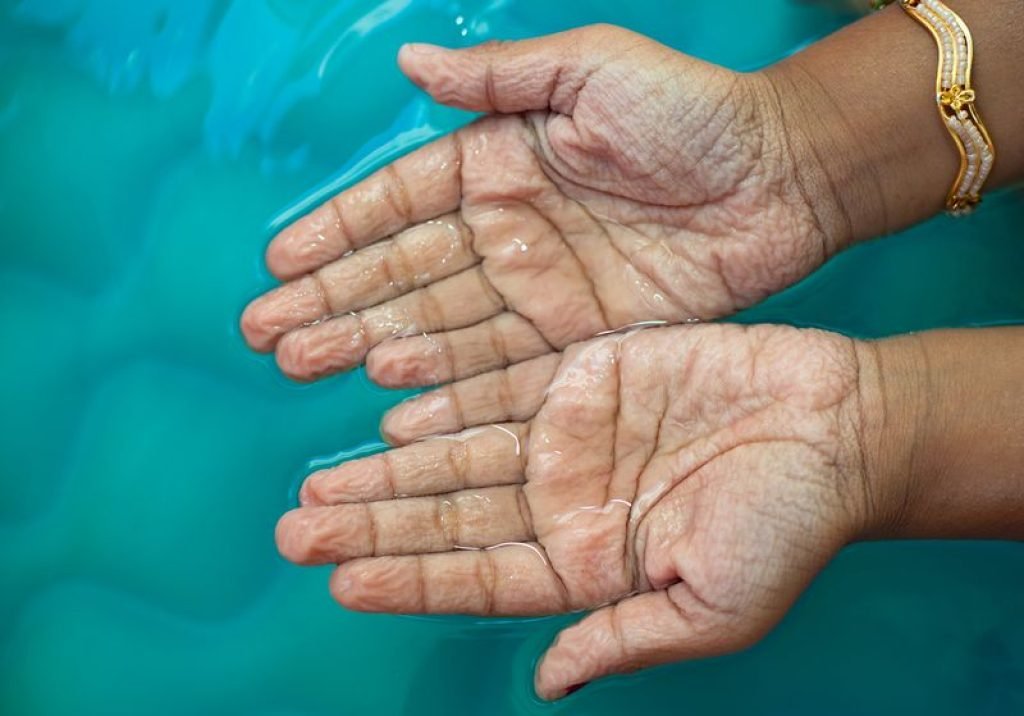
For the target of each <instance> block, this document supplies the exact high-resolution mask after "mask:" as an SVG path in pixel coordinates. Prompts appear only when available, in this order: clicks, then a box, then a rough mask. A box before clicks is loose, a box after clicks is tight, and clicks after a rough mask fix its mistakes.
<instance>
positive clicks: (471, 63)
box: [398, 26, 631, 114]
mask: <svg viewBox="0 0 1024 716" xmlns="http://www.w3.org/2000/svg"><path fill="white" fill-rule="evenodd" d="M628 34H631V33H628V32H627V31H625V30H622V29H620V28H617V27H611V26H591V27H583V28H579V29H576V30H569V31H568V32H560V33H557V34H554V35H548V36H546V37H539V38H535V39H530V40H520V41H515V42H499V41H491V42H485V43H483V44H482V45H477V46H475V47H470V48H467V49H464V50H452V49H446V48H443V47H438V46H437V45H425V44H408V45H403V46H402V49H401V50H400V51H399V53H398V65H399V67H401V69H402V72H404V73H405V74H406V76H407V77H409V79H411V80H412V81H413V82H415V83H416V84H417V85H419V86H420V87H421V88H422V89H424V90H425V91H426V92H427V93H428V94H430V96H431V97H433V98H434V99H435V100H437V101H438V102H440V103H442V104H447V105H451V106H453V107H459V108H461V109H468V110H471V111H474V112H501V113H507V114H511V113H516V112H527V111H530V110H543V109H553V110H555V111H556V112H561V113H562V114H571V113H572V109H573V106H574V105H575V104H576V96H577V94H578V93H579V91H580V90H581V89H582V88H583V86H584V85H585V84H586V82H587V80H588V79H589V77H590V75H591V74H593V73H594V72H595V71H596V70H597V69H598V68H599V67H601V65H603V64H604V63H605V61H606V60H607V58H608V56H609V47H610V46H611V45H612V44H614V42H615V41H616V40H621V38H622V36H624V35H628Z"/></svg>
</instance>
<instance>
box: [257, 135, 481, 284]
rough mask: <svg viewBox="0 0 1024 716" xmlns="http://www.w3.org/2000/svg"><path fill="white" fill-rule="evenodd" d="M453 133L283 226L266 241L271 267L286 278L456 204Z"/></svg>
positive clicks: (456, 159) (456, 164) (457, 162)
mask: <svg viewBox="0 0 1024 716" xmlns="http://www.w3.org/2000/svg"><path fill="white" fill-rule="evenodd" d="M460 161H461V160H460V157H459V151H458V144H457V142H456V140H455V139H454V137H453V135H448V136H445V137H442V138H441V139H438V140H437V141H434V142H431V143H430V144H427V145H425V146H423V147H420V148H419V149H417V150H415V151H413V152H411V153H409V154H407V155H405V156H404V157H401V158H399V159H397V160H396V161H395V162H393V163H392V164H389V165H388V166H386V167H384V168H383V169H380V170H379V171H377V172H375V173H373V174H371V175H370V176H369V177H367V178H366V179H363V180H362V181H360V182H359V183H357V184H356V185H354V186H352V187H351V188H349V189H346V190H345V191H343V192H341V193H340V194H338V195H336V196H334V197H332V198H331V199H329V200H328V201H326V202H325V203H324V204H322V205H321V206H319V207H318V208H316V209H314V210H313V211H312V212H310V213H309V214H307V215H306V216H304V217H302V218H301V219H299V220H297V221H296V222H294V223H293V224H291V225H289V226H287V227H286V228H285V229H284V230H282V231H281V232H280V233H279V234H278V235H277V236H275V237H274V239H273V240H272V241H271V242H270V245H269V246H268V247H267V266H268V267H269V268H270V271H271V273H273V274H274V275H275V276H277V277H278V278H280V279H282V280H288V279H292V278H295V277H297V276H301V275H302V274H304V273H308V272H310V271H312V270H314V269H316V268H319V267H320V266H323V265H324V264H326V263H328V262H329V261H333V260H335V259H337V258H339V257H341V256H343V255H344V254H346V253H348V252H349V251H354V250H356V249H359V248H361V247H363V246H367V245H369V244H371V243H373V242H375V241H378V240H380V239H383V238H385V237H386V236H389V235H391V234H393V233H396V232H398V231H400V230H402V229H404V228H405V227H406V226H409V225H410V224H413V223H416V222H420V221H426V220H427V219H433V218H434V217H437V216H440V215H441V214H444V213H446V212H449V211H454V210H455V208H456V207H457V206H458V204H459V200H460V196H461V186H460V180H459V172H460Z"/></svg>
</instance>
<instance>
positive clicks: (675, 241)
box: [242, 27, 839, 387]
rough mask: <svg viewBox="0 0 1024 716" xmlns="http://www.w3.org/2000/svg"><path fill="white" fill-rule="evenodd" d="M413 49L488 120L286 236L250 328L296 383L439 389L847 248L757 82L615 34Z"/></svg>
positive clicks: (450, 99) (733, 292) (682, 313)
mask: <svg viewBox="0 0 1024 716" xmlns="http://www.w3.org/2000/svg"><path fill="white" fill-rule="evenodd" d="M399 61H400V65H401V67H402V69H403V71H404V72H405V73H406V74H407V75H408V76H409V77H410V78H412V79H413V80H414V81H415V82H416V83H417V84H419V85H420V86H421V87H423V88H424V89H426V91H427V92H429V93H430V94H431V95H432V96H433V97H435V98H436V99H438V100H439V101H441V102H443V103H446V104H449V105H454V106H458V107H462V108H467V109H471V110H475V111H481V112H485V113H488V114H489V115H490V116H487V117H484V118H483V119H480V120H478V121H477V122H474V123H473V124H470V125H469V126H467V127H465V128H463V129H460V130H458V131H456V132H455V133H454V134H451V135H448V136H446V137H444V138H442V139H439V140H437V141H435V142H433V143H431V144H428V145H426V146H424V147H422V148H420V149H418V150H416V151H414V152H412V153H411V154H409V155H407V156H405V157H402V158H400V159H399V160H397V161H396V162H394V163H393V164H392V165H390V166H388V167H385V168H384V169H382V170H380V171H379V172H377V173H376V174H374V175H371V176H370V177H368V178H367V179H365V180H364V181H362V182H361V183H359V184H357V185H356V186H354V187H352V188H350V189H348V190H346V191H344V192H342V193H341V194H339V195H338V196H336V197H334V198H333V199H331V200H330V201H328V202H327V203H325V204H324V205H323V206H321V207H319V208H318V209H316V210H314V211H313V212H312V213H310V214H309V215H307V216H305V217H303V218H302V219H300V220H298V221H297V222H296V223H294V224H293V225H291V226H289V227H287V228H286V229H284V230H283V231H282V232H281V233H280V234H279V235H278V236H277V237H275V239H274V240H273V241H272V243H271V245H270V247H269V249H268V253H267V262H268V265H269V267H270V269H271V271H272V272H273V273H274V274H275V275H276V276H277V277H278V278H280V279H282V280H284V281H286V283H285V284H284V285H283V286H281V287H279V288H276V289H274V290H272V291H270V292H269V293H267V294H265V295H264V296H261V297H260V298H258V299H257V300H255V301H254V302H253V303H252V304H251V305H250V306H249V307H248V308H247V310H246V311H245V313H244V315H243V318H242V329H243V333H244V335H245V337H246V339H247V341H248V342H249V344H250V345H251V346H252V347H253V348H255V349H257V350H260V351H276V356H277V361H278V364H279V365H280V367H281V369H282V370H283V371H284V372H285V373H286V374H288V375H289V376H291V377H293V378H295V379H298V380H312V379H315V378H318V377H321V376H325V375H329V374H331V373H335V372H338V371H342V370H346V369H349V368H352V367H355V366H358V365H360V364H361V363H363V362H365V363H366V365H367V372H368V374H369V376H370V377H371V379H373V380H374V381H376V382H378V383H380V384H382V385H386V386H390V387H411V386H419V385H432V384H439V383H443V382H447V381H451V380H458V379H462V378H466V377H469V376H472V375H476V374H480V373H483V372H486V371H489V370H494V369H496V368H501V367H505V366H507V365H511V364H514V363H517V362H520V361H524V360H528V359H530V358H533V357H537V356H540V355H543V354H546V353H550V352H552V351H558V350H562V349H564V348H565V347H566V346H568V345H570V344H571V343H574V342H576V341H580V340H584V339H587V338H590V337H591V336H594V335H597V334H599V333H601V332H603V331H608V330H613V329H618V328H621V327H623V326H628V325H632V324H636V323H643V322H658V323H661V322H664V323H683V322H687V321H694V320H706V319H713V318H718V317H721V316H724V315H728V314H730V313H732V312H734V311H736V310H738V309H740V308H743V307H746V306H749V305H751V304H752V303H755V302H756V301H758V300H760V299H762V298H764V297H765V296H767V295H769V294H771V293H773V292H776V291H778V290H780V289H781V288H783V287H785V286H787V285H789V284H790V283H792V282H794V281H796V280H798V279H799V278H801V277H803V276H804V275H806V274H807V273H809V272H810V271H811V270H813V269H814V268H816V267H817V266H818V265H819V264H820V263H822V262H823V261H824V260H825V259H826V258H828V256H829V255H830V254H831V253H833V252H834V251H835V250H837V249H838V248H839V247H838V246H837V245H836V244H835V237H836V236H838V233H837V232H835V231H826V230H823V228H822V221H821V220H820V217H819V216H818V215H817V214H816V213H815V211H814V208H813V207H812V206H811V204H810V203H809V202H808V200H807V195H806V192H804V191H803V190H802V185H801V183H800V181H799V177H798V174H797V168H796V167H795V166H794V164H795V162H794V160H793V157H792V153H791V152H790V151H789V150H788V146H787V142H786V137H785V132H784V130H783V121H782V117H781V110H780V104H779V101H778V98H777V95H775V94H774V93H773V90H772V89H771V84H770V83H769V82H768V81H767V80H766V79H765V78H764V77H763V76H761V75H759V74H756V73H754V74H739V73H735V72H731V71H728V70H725V69H723V68H720V67H716V66H713V65H709V64H706V63H703V62H700V61H697V60H694V59H692V58H689V57H686V56H684V55H681V54H679V53H677V52H675V51H673V50H670V49H668V48H666V47H664V46H661V45H659V44H657V43H655V42H653V41H651V40H648V39H646V38H644V37H642V36H639V35H635V34H633V33H630V32H627V31H625V30H621V29H618V28H610V27H591V28H584V29H581V30H574V31H571V32H567V33H563V34H560V35H555V36H551V37H547V38H540V39H537V40H527V41H524V42H516V43H508V44H498V43H492V44H488V45H483V46H480V47H477V48H471V49H469V50H462V51H447V50H441V49H440V48H433V47H429V46H419V45H413V46H407V47H406V48H404V49H403V51H402V53H401V54H400V57H399ZM828 236H831V237H833V239H832V240H829V239H828V238H826V237H828ZM395 339H401V340H395Z"/></svg>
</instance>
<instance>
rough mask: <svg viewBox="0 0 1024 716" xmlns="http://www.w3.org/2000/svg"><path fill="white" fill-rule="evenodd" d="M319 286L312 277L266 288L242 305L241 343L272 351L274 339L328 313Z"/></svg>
mask: <svg viewBox="0 0 1024 716" xmlns="http://www.w3.org/2000/svg"><path fill="white" fill-rule="evenodd" d="M330 312H331V309H330V306H328V305H327V298H326V297H325V296H324V291H323V286H322V285H321V284H320V282H319V281H318V280H317V279H316V278H315V277H313V276H307V277H305V278H302V279H299V280H298V281H292V282H291V283H288V284H285V285H284V286H278V287H277V288H275V289H274V290H272V291H268V292H267V293H265V294H263V295H262V296H260V297H259V298H257V299H256V300H254V301H252V302H251V303H250V304H249V305H248V306H246V307H245V311H244V312H243V313H242V320H241V327H242V335H243V336H244V337H245V342H246V343H248V344H249V347H250V348H252V349H253V350H255V351H260V352H261V353H266V352H269V351H272V350H274V346H275V345H277V341H278V339H279V338H280V337H281V336H282V335H284V334H285V333H287V332H288V331H291V330H293V329H295V328H297V327H299V326H304V325H308V324H310V323H312V322H314V321H317V320H320V319H322V318H324V317H325V316H329V315H330Z"/></svg>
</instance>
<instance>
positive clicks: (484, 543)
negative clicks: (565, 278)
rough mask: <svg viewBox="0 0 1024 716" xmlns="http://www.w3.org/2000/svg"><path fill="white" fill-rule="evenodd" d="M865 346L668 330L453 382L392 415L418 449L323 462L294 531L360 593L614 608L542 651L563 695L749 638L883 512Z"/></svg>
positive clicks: (306, 555)
mask: <svg viewBox="0 0 1024 716" xmlns="http://www.w3.org/2000/svg"><path fill="white" fill-rule="evenodd" d="M858 350H859V349H858V348H857V347H856V344H855V343H854V342H853V341H851V340H850V339H847V338H843V337H841V336H837V335H833V334H828V333H823V332H820V331H814V330H797V329H793V328H787V327H780V326H757V327H749V328H747V327H741V326H733V325H709V326H692V327H673V328H659V329H650V330H645V331H640V332H634V333H631V334H628V335H621V334H620V335H613V336H606V337H602V338H598V339H595V340H593V341H590V342H588V343H584V344H580V345H576V346H573V347H572V348H570V349H569V350H568V351H567V352H566V353H565V354H564V355H557V354H556V355H548V356H544V357H542V358H539V359H535V360H532V361H528V362H525V363H521V364H519V365H517V366H514V367H511V368H509V369H506V370H502V371H497V372H492V373H488V374H484V375H481V376H477V377H475V378H471V379H469V380H465V381H462V382H458V383H454V384H452V385H450V386H446V387H444V388H441V389H439V390H436V391H434V392H432V393H427V394H424V395H422V396H420V397H417V398H415V399H413V400H411V401H409V402H406V403H403V404H402V405H400V406H398V407H397V408H395V409H394V410H393V411H392V412H391V413H390V414H389V415H387V416H386V418H385V420H384V423H383V430H384V432H385V434H387V435H388V436H389V437H390V439H391V440H392V441H393V442H395V443H399V444H405V446H404V447H398V448H396V449H393V450H390V451H388V452H385V453H382V454H379V455H376V456H373V457H369V458H365V459H361V460H356V461H354V462H349V463H346V464H343V465H341V466H339V467H335V468H332V469H328V470H324V471H321V472H317V473H314V474H313V475H311V476H310V477H309V478H308V479H307V480H306V482H305V484H304V485H303V487H302V490H301V500H302V503H303V506H302V507H300V508H299V509H297V510H294V511H292V512H290V513H288V514H286V515H285V516H284V517H283V518H282V519H281V521H280V523H279V525H278V531H277V540H278V546H279V549H280V550H281V552H282V554H284V555H285V556H286V557H287V558H288V559H290V560H292V561H295V562H298V563H302V564H321V563H339V564H340V566H339V567H338V568H337V570H336V571H335V573H334V576H333V578H332V582H331V589H332V592H333V594H334V596H335V598H336V599H337V600H338V601H339V602H341V604H343V605H344V606H346V607H349V608H351V609H357V610H364V611H382V612H402V613H410V612H428V613H469V614H488V615H489V614H508V615H529V614H551V613H557V612H569V611H574V610H581V609H597V611H596V612H594V613H593V614H591V615H589V616H587V617H586V618H584V619H583V620H582V621H580V622H579V623H578V624H576V625H575V626H572V627H570V628H568V629H566V630H565V631H563V632H562V634H561V635H560V636H559V638H558V640H557V641H556V642H555V643H554V645H553V646H551V648H550V649H549V651H548V652H547V654H546V656H545V657H544V659H543V661H542V662H541V663H540V666H539V667H538V670H537V673H536V688H537V692H538V694H540V695H541V696H542V697H544V698H547V699H552V698H559V697H560V696H562V695H564V694H566V693H567V691H568V690H570V688H571V687H572V686H574V685H578V684H581V683H585V682H588V681H590V680H591V679H594V678H597V677H600V676H604V675H606V674H611V673H616V672H622V671H627V670H632V669H637V668H641V667H644V666H649V665H652V664H657V663H662V662H667V661H673V660H678V659H684V658H694V657H700V656H709V655H715V654H721V653H724V652H728V651H732V650H736V649H739V648H742V647H744V646H746V645H748V644H750V643H752V642H753V641H755V640H757V639H758V638H760V637H761V636H762V635H763V634H765V632H766V631H768V630H769V629H770V628H771V627H772V626H773V625H774V624H775V623H776V622H777V621H778V620H779V619H780V618H781V617H782V615H783V614H784V613H785V611H786V610H787V609H788V608H789V606H790V605H791V604H792V603H793V601H794V600H795V599H796V597H797V596H798V595H799V594H800V592H801V591H802V590H803V589H804V588H805V587H806V586H807V584H808V582H809V581H810V580H811V579H812V577H813V576H814V575H815V574H816V573H817V572H818V570H819V569H821V567H822V566H823V565H824V564H825V563H826V562H827V561H828V560H829V558H830V557H832V555H833V554H834V553H835V552H836V551H837V550H838V549H839V548H840V547H841V546H842V545H844V544H845V543H846V542H847V541H849V540H850V539H851V538H852V537H853V536H854V535H855V534H856V533H857V532H858V531H859V530H860V529H861V528H862V526H863V524H864V521H865V520H866V517H865V515H866V509H867V507H866V506H867V505H868V504H869V503H868V500H867V493H866V482H865V469H864V458H863V455H862V454H861V447H860V446H861V445H862V440H861V415H860V406H861V397H862V396H861V391H860V388H859V385H860V375H859V368H858V365H859V360H858V356H857V351H858ZM460 431H461V432H460ZM439 432H444V433H451V434H447V435H437V436H435V437H429V438H428V437H427V436H428V435H430V434H436V433H439ZM424 438H426V439H424ZM414 440H415V441H418V442H411V441H414ZM604 605H608V606H604Z"/></svg>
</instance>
